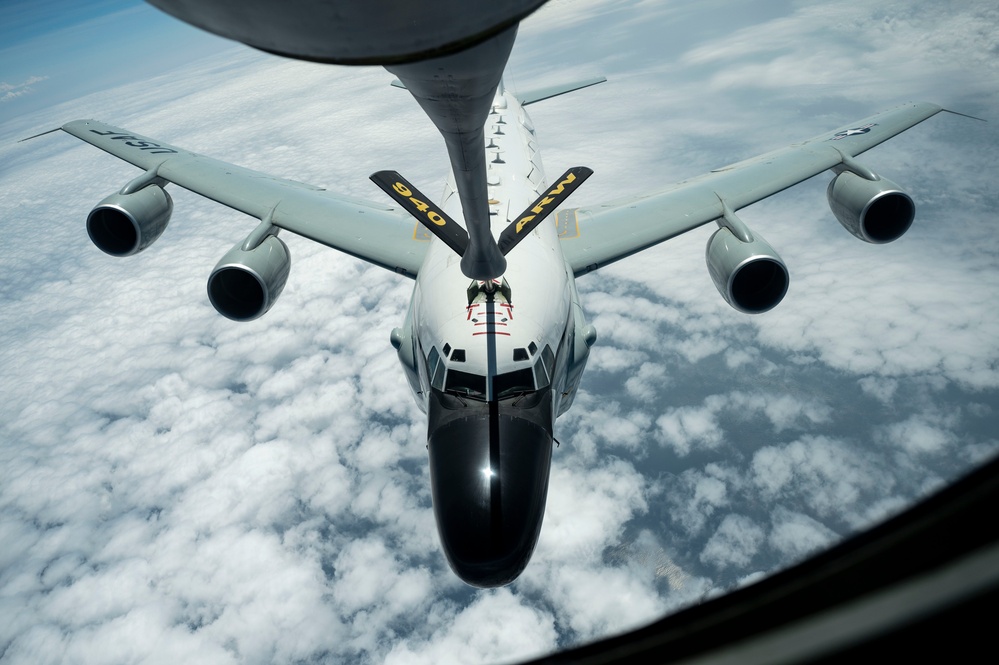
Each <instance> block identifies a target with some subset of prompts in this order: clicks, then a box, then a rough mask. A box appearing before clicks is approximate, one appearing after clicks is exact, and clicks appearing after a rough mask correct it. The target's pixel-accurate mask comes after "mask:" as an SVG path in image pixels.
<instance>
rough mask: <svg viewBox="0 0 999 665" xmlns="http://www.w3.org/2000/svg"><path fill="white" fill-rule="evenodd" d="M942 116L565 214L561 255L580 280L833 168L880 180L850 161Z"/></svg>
mask: <svg viewBox="0 0 999 665" xmlns="http://www.w3.org/2000/svg"><path fill="white" fill-rule="evenodd" d="M942 110H943V109H941V108H940V107H939V106H935V105H933V104H927V103H911V104H905V105H902V106H899V107H897V108H894V109H891V110H889V111H885V112H882V113H878V114H877V115H873V116H871V117H869V118H865V119H863V120H858V121H857V122H855V123H851V124H849V125H845V126H844V127H841V128H840V129H837V130H835V131H832V132H828V133H826V134H821V135H819V136H816V137H814V138H811V139H808V140H807V141H802V142H800V143H795V144H793V145H790V146H788V147H786V148H781V149H779V150H775V151H773V152H769V153H766V154H764V155H760V156H759V157H754V158H752V159H748V160H745V161H742V162H739V163H736V164H732V165H729V166H725V167H723V168H719V169H715V170H713V171H711V172H709V173H706V174H704V175H701V176H698V177H696V178H692V179H690V180H685V181H683V182H680V183H677V184H675V185H672V186H670V187H667V188H665V189H663V190H660V191H657V192H654V193H652V194H647V195H643V196H636V197H631V198H627V199H622V200H618V201H613V202H610V203H607V204H604V205H597V206H590V207H583V208H577V209H575V210H565V211H562V212H560V213H559V215H558V218H557V223H558V226H559V233H560V236H561V237H562V251H563V254H564V255H565V257H566V260H567V261H568V263H569V265H570V266H571V268H572V270H573V273H574V274H575V275H576V276H577V277H578V276H579V275H583V274H586V273H588V272H591V271H593V270H596V269H597V268H601V267H603V266H606V265H608V264H610V263H613V262H615V261H618V260H620V259H623V258H625V257H627V256H630V255H632V254H635V253H637V252H640V251H642V250H643V249H646V248H648V247H652V246H653V245H656V244H658V243H660V242H663V241H664V240H668V239H670V238H673V237H675V236H678V235H680V234H682V233H686V232H687V231H690V230H692V229H695V228H697V227H699V226H702V225H704V224H707V223H709V222H712V221H714V220H719V219H723V218H726V215H727V216H728V217H727V219H730V220H731V219H732V218H733V217H734V215H733V214H732V213H733V211H735V210H738V209H739V208H743V207H745V206H748V205H750V204H752V203H755V202H757V201H761V200H762V199H765V198H767V197H768V196H771V195H773V194H776V193H777V192H780V191H782V190H784V189H787V188H788V187H791V186H792V185H796V184H798V183H800V182H802V181H804V180H807V179H809V178H811V177H813V176H815V175H818V174H819V173H822V172H823V171H826V170H829V169H845V170H849V171H853V172H855V173H858V175H860V176H861V177H862V178H866V179H867V180H877V179H878V177H877V176H876V175H874V174H872V173H871V172H870V171H868V170H866V169H865V168H864V167H862V166H860V165H859V164H857V163H856V162H854V161H853V159H852V158H853V157H855V156H857V155H859V154H861V153H862V152H864V151H866V150H869V149H871V148H873V147H874V146H876V145H878V144H880V143H882V142H883V141H886V140H888V139H890V138H891V137H893V136H895V135H897V134H899V133H901V132H903V131H905V130H906V129H909V128H910V127H912V126H914V125H916V124H918V123H920V122H922V121H923V120H926V119H927V118H930V117H932V116H933V115H935V114H937V113H939V112H940V111H942ZM736 223H738V222H737V220H736Z"/></svg>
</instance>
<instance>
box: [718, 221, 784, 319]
mask: <svg viewBox="0 0 999 665" xmlns="http://www.w3.org/2000/svg"><path fill="white" fill-rule="evenodd" d="M705 260H706V261H707V263H708V272H709V273H711V279H712V280H713V281H714V283H715V287H717V289H718V293H720V294H721V295H722V297H723V298H725V301H726V302H728V304H729V305H731V306H732V307H734V308H735V309H737V310H739V311H740V312H745V313H747V314H758V313H760V312H765V311H767V310H769V309H773V308H774V307H776V306H777V304H778V303H779V302H780V301H781V300H783V298H784V294H785V293H787V285H788V272H787V266H785V265H784V261H782V260H781V258H780V257H779V256H778V255H777V252H775V251H774V250H773V248H772V247H771V246H770V245H769V244H768V243H767V241H766V240H764V239H763V238H761V237H760V236H759V235H757V234H756V233H753V234H752V240H751V241H750V242H744V241H743V240H740V239H739V238H737V237H736V236H735V235H734V234H733V233H732V232H731V231H730V230H729V229H728V228H725V227H722V228H720V229H718V230H717V231H715V232H714V235H712V236H711V239H710V240H709V241H708V248H707V252H706V253H705Z"/></svg>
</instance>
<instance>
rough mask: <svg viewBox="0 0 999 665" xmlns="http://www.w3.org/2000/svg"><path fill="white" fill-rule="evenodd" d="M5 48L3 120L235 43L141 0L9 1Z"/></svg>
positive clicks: (2, 14)
mask: <svg viewBox="0 0 999 665" xmlns="http://www.w3.org/2000/svg"><path fill="white" fill-rule="evenodd" d="M0 45H2V46H0V82H2V83H3V84H5V85H4V88H3V89H2V90H0V99H2V100H3V102H2V104H0V119H6V118H11V117H13V116H15V115H20V114H22V113H26V112H30V111H34V110H38V109H42V108H46V107H49V106H52V105H53V104H56V103H59V102H64V101H68V100H71V99H76V98H78V97H80V96H81V95H83V94H86V93H88V92H93V91H98V90H102V89H104V88H107V87H110V86H113V85H117V84H121V83H125V82H128V81H134V80H137V79H141V78H143V77H149V76H156V75H158V74H161V73H163V72H164V71H169V70H170V69H173V68H176V67H178V66H181V65H183V64H185V63H188V62H191V61H192V60H195V59H197V58H201V57H204V56H206V55H208V54H210V53H214V52H217V51H219V50H221V49H225V48H229V47H231V46H232V45H231V43H230V42H227V41H226V40H223V39H221V38H218V37H215V36H213V35H209V34H207V33H204V32H202V31H199V30H194V29H191V28H190V27H189V26H186V25H185V24H183V23H181V22H180V21H177V20H175V19H173V18H172V17H170V16H167V15H166V14H164V13H163V12H161V11H159V10H157V9H155V8H153V7H151V6H150V5H147V4H145V3H143V2H139V1H137V0H103V1H97V2H82V3H81V2H72V1H71V0H65V1H62V2H60V1H56V0H46V1H44V2H30V1H24V0H13V1H11V2H4V3H3V4H2V5H0ZM19 93H21V94H19Z"/></svg>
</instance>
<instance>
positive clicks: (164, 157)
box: [62, 120, 428, 277]
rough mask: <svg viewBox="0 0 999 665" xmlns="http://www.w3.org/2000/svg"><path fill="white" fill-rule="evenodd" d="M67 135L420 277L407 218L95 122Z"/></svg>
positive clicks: (419, 247)
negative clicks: (417, 274)
mask: <svg viewBox="0 0 999 665" xmlns="http://www.w3.org/2000/svg"><path fill="white" fill-rule="evenodd" d="M62 129H63V130H64V131H66V132H68V133H69V134H72V135H73V136H76V137H77V138H80V139H82V140H84V141H86V142H87V143H90V144H92V145H95V146H97V147H98V148H100V149H101V150H104V151H105V152H108V153H110V154H112V155H114V156H115V157H118V158H120V159H123V160H125V161H127V162H129V163H131V164H134V165H135V166H138V167H139V168H140V169H144V170H145V171H146V172H147V174H148V175H149V176H150V177H153V176H155V177H159V178H162V179H163V180H167V181H169V182H172V183H174V184H176V185H178V186H180V187H183V188H184V189H187V190H190V191H192V192H194V193H195V194H200V195H202V196H204V197H206V198H209V199H211V200H213V201H216V202H218V203H221V204H222V205H225V206H228V207H230V208H233V209H234V210H239V211H240V212H243V213H246V214H247V215H250V216H252V217H256V218H257V219H264V218H266V217H267V216H268V215H270V221H271V223H272V224H273V225H274V226H277V227H279V228H282V229H285V230H287V231H291V232H292V233H295V234H298V235H300V236H304V237H306V238H309V239H310V240H315V241H316V242H318V243H321V244H323V245H326V246H327V247H332V248H333V249H338V250H340V251H341V252H345V253H346V254H350V255H351V256H355V257H357V258H359V259H363V260H365V261H368V262H369V263H373V264H375V265H378V266H381V267H383V268H387V269H389V270H392V271H393V272H397V273H400V274H403V275H406V276H408V277H416V273H417V272H418V271H419V269H420V265H421V264H422V263H423V256H424V254H425V253H426V249H427V245H428V243H427V242H425V241H420V240H417V239H416V237H415V232H414V225H413V222H412V220H410V218H409V216H408V215H407V214H406V213H405V212H403V211H399V210H396V209H394V208H390V207H387V206H383V205H378V204H374V203H368V202H366V201H361V200H358V199H351V198H347V197H343V196H337V195H335V194H332V193H331V192H328V191H326V190H324V189H323V188H321V187H313V186H312V185H307V184H305V183H300V182H296V181H294V180H284V179H282V178H276V177H273V176H269V175H266V174H264V173H260V172H257V171H252V170H250V169H245V168H242V167H239V166H234V165H232V164H227V163H225V162H222V161H219V160H217V159H211V158H209V157H204V156H202V155H198V154H195V153H193V152H188V151H187V150H182V149H180V148H176V147H174V146H171V145H168V144H166V143H163V142H161V141H155V140H153V139H149V138H146V137H144V136H139V135H138V134H133V133H131V132H128V131H127V130H124V129H120V128H118V127H112V126H111V125H106V124H104V123H101V122H97V121H95V120H75V121H73V122H69V123H67V124H65V125H63V126H62Z"/></svg>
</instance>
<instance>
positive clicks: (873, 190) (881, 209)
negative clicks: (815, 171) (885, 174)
mask: <svg viewBox="0 0 999 665" xmlns="http://www.w3.org/2000/svg"><path fill="white" fill-rule="evenodd" d="M870 175H871V176H873V178H874V179H869V178H864V177H861V176H859V175H857V174H856V173H853V172H852V171H842V172H841V173H840V174H839V175H837V176H836V177H835V178H833V180H832V182H830V183H829V188H828V189H827V190H826V198H828V199H829V207H830V208H831V209H832V211H833V214H834V215H836V219H838V220H839V223H840V224H842V225H843V227H844V228H845V229H846V230H847V231H849V232H850V233H852V234H853V235H855V236H857V237H858V238H860V239H861V240H863V241H865V242H871V243H877V244H881V243H886V242H891V241H892V240H896V239H898V238H899V237H901V236H902V234H903V233H905V232H906V231H908V230H909V226H910V225H911V224H912V220H913V218H914V217H915V215H916V206H915V204H914V203H913V202H912V198H910V197H909V195H908V194H906V193H905V192H904V191H902V189H901V188H900V187H899V186H898V185H896V184H895V183H893V182H892V181H891V180H888V179H887V178H881V177H879V176H877V175H875V174H873V173H871V174H870Z"/></svg>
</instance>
